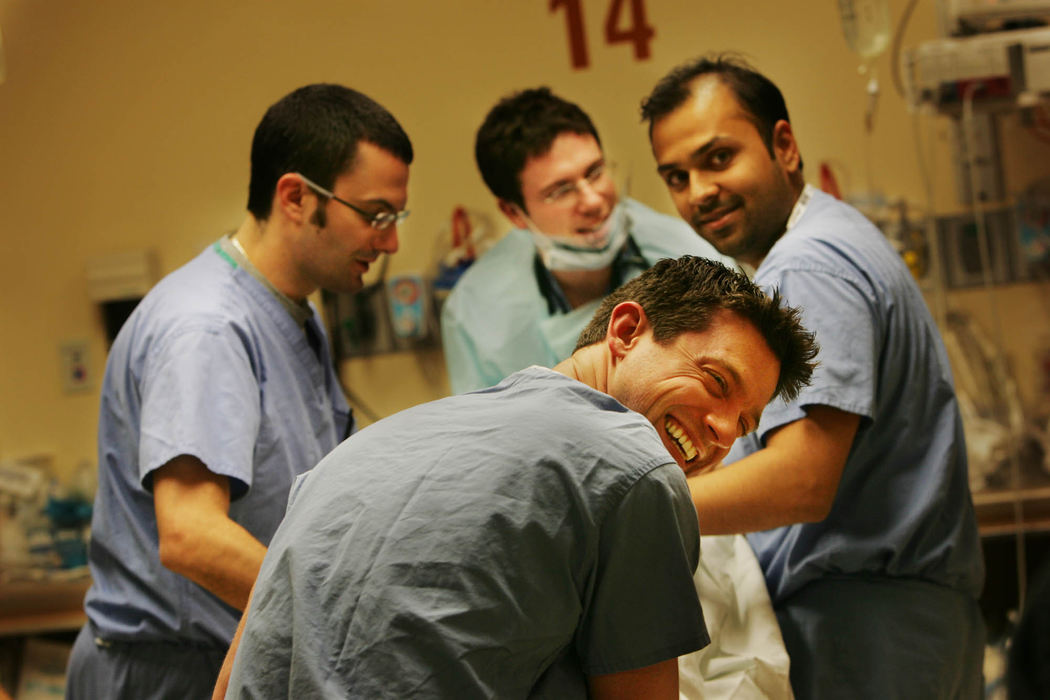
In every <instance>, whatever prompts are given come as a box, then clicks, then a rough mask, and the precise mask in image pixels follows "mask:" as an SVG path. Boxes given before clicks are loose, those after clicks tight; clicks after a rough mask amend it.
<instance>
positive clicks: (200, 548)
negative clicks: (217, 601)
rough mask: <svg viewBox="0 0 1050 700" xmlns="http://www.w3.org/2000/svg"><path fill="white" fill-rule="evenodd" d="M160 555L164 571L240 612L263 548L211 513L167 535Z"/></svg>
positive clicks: (260, 561)
mask: <svg viewBox="0 0 1050 700" xmlns="http://www.w3.org/2000/svg"><path fill="white" fill-rule="evenodd" d="M160 555H161V563H162V564H164V566H165V567H167V568H168V569H171V570H172V571H174V572H175V573H178V574H181V575H183V576H185V577H186V578H188V579H190V580H191V581H193V582H194V583H197V584H199V585H200V586H202V587H204V588H205V589H207V590H208V591H211V592H212V593H214V594H215V595H216V596H218V597H219V598H221V599H222V600H223V601H224V602H226V603H227V604H229V605H231V606H233V607H234V608H236V609H238V610H244V607H245V605H246V604H247V602H248V595H249V593H250V592H251V588H252V585H253V584H254V583H255V578H256V576H257V575H258V573H259V567H261V566H262V561H263V557H264V556H265V555H266V547H264V546H263V544H262V543H261V542H259V540H257V539H255V538H254V537H253V536H252V535H251V534H250V533H249V532H248V531H247V530H245V529H244V528H243V527H241V526H240V525H238V524H237V523H235V522H233V521H232V520H230V519H229V518H228V517H225V516H220V515H218V514H215V515H211V516H208V517H206V518H201V519H198V520H197V521H196V522H195V523H193V524H192V526H187V527H180V528H178V529H176V530H174V531H173V532H170V533H168V536H167V537H166V538H164V539H162V541H161V553H160Z"/></svg>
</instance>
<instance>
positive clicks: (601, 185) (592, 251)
mask: <svg viewBox="0 0 1050 700" xmlns="http://www.w3.org/2000/svg"><path fill="white" fill-rule="evenodd" d="M474 154H475V157H476V159H477V163H478V169H479V170H480V171H481V176H482V178H483V179H484V180H485V184H486V185H487V186H488V188H489V189H490V190H491V191H492V194H494V195H495V196H496V199H497V203H498V205H499V209H500V211H501V212H503V214H504V215H505V216H506V217H507V219H509V220H510V222H511V223H512V224H514V226H515V228H514V229H513V230H511V231H510V232H509V233H507V234H506V236H504V237H503V238H502V239H500V241H499V242H498V243H497V244H496V245H495V246H493V248H492V249H491V250H489V251H487V252H486V253H485V254H484V255H482V256H481V258H480V259H478V261H477V262H475V263H474V264H473V265H472V266H471V267H470V268H469V269H467V271H466V272H465V273H464V274H463V277H462V278H461V279H460V280H459V281H458V282H457V283H456V286H455V287H454V288H453V290H452V293H451V294H450V295H449V297H448V299H447V300H446V302H445V305H444V307H443V309H442V313H441V337H442V341H443V344H444V349H445V363H446V365H447V367H448V375H449V382H450V384H451V385H452V391H453V393H457V394H458V393H462V392H464V391H470V390H473V389H480V388H482V387H487V386H492V385H493V384H496V383H497V382H499V381H500V380H502V379H503V378H504V377H506V376H507V375H509V374H511V373H513V372H516V371H517V370H519V369H522V368H524V367H528V366H529V365H542V366H544V367H552V366H554V365H555V364H557V363H558V362H561V361H562V360H564V359H565V358H566V357H568V356H569V355H570V354H571V353H572V350H573V347H574V346H575V344H576V338H577V336H578V335H579V334H580V331H581V330H583V327H584V326H585V325H587V322H588V321H589V320H590V318H591V316H592V315H593V314H594V311H595V309H597V308H598V304H599V303H600V302H601V300H602V298H604V297H605V295H606V294H608V293H609V292H610V291H612V290H613V289H615V288H616V287H619V286H620V285H621V284H623V283H624V282H626V281H627V280H629V279H631V278H632V277H635V276H636V275H638V273H640V272H641V271H642V270H644V269H646V268H647V267H649V266H650V265H652V264H653V263H654V262H656V261H657V260H659V259H660V258H666V257H677V256H679V255H687V254H689V255H700V256H703V257H707V258H711V259H714V260H720V261H722V262H725V263H726V264H729V265H732V264H733V262H732V260H730V259H729V258H723V257H722V256H721V255H719V254H718V252H717V251H715V249H714V248H713V247H712V246H711V245H710V244H708V243H707V242H705V241H703V240H702V239H699V238H697V237H696V236H695V235H694V234H693V232H692V231H691V230H690V229H689V227H688V226H687V225H685V224H684V223H682V222H681V221H679V220H677V219H675V218H674V217H670V216H665V215H663V214H658V213H657V212H655V211H653V210H652V209H650V208H648V207H646V206H645V205H643V204H641V203H640V202H636V201H635V200H633V199H626V198H625V199H622V200H621V199H620V197H619V194H618V192H617V189H616V182H615V177H614V173H613V166H612V163H610V162H608V161H607V160H606V157H605V153H604V152H603V150H602V145H601V141H600V139H599V138H598V131H597V129H595V127H594V124H593V123H592V122H591V119H590V117H588V116H587V114H586V113H585V112H584V111H583V110H582V109H580V108H579V107H578V106H577V105H575V104H573V103H571V102H568V101H566V100H563V99H562V98H560V97H558V96H556V95H554V94H552V93H551V92H550V90H548V89H547V88H536V89H530V90H523V91H521V92H517V93H514V94H512V95H510V96H508V97H506V98H504V99H503V100H501V101H500V102H499V103H497V104H496V106H495V107H493V108H492V110H491V111H490V112H489V113H488V115H487V116H486V117H485V121H484V122H483V123H482V125H481V127H480V128H479V129H478V134H477V139H476V142H475V147H474Z"/></svg>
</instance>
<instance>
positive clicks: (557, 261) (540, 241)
mask: <svg viewBox="0 0 1050 700" xmlns="http://www.w3.org/2000/svg"><path fill="white" fill-rule="evenodd" d="M519 211H521V210H519ZM521 215H522V217H523V218H524V219H525V223H526V225H527V226H528V229H529V232H530V233H531V234H532V240H533V242H534V243H535V244H536V249H537V250H538V251H539V254H540V259H541V260H542V261H543V264H544V266H545V267H546V268H547V269H548V270H565V271H569V270H600V269H602V268H603V267H609V266H610V265H612V262H613V260H615V259H616V254H617V253H619V252H620V249H621V248H623V246H624V243H626V242H627V232H628V229H629V228H630V226H629V222H628V218H627V211H626V210H625V209H624V206H623V205H622V204H617V205H616V206H615V207H613V210H612V213H611V214H609V219H608V234H607V235H606V236H605V237H604V238H603V239H601V240H596V241H593V242H584V241H581V240H580V239H577V238H575V237H573V236H548V235H547V234H545V233H543V232H541V231H540V230H539V228H538V227H537V226H536V224H535V223H533V221H532V219H530V218H529V217H528V215H527V214H526V213H525V212H524V211H521Z"/></svg>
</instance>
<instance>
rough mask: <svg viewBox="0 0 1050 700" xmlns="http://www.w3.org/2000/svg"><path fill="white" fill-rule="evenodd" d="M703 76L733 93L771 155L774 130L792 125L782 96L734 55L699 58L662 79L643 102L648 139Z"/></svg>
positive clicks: (673, 70) (711, 55)
mask: <svg viewBox="0 0 1050 700" xmlns="http://www.w3.org/2000/svg"><path fill="white" fill-rule="evenodd" d="M704 75H714V76H717V77H718V79H719V80H721V81H722V83H723V84H724V85H726V86H727V87H728V88H729V89H730V90H732V91H733V94H734V95H735V96H736V99H737V102H739V103H740V106H741V107H743V109H744V112H746V113H747V115H748V117H749V118H750V120H751V123H753V124H754V125H755V128H756V129H757V130H758V134H759V136H761V137H762V141H763V142H764V143H765V144H766V148H767V149H768V150H769V154H770V155H773V127H774V126H776V123H777V122H778V121H780V120H781V119H783V120H784V121H786V122H788V123H789V124H790V123H791V120H790V119H789V118H788V111H787V104H785V102H784V96H783V95H782V94H781V92H780V88H778V87H777V86H776V85H775V84H773V81H771V80H770V79H769V78H767V77H766V76H764V75H762V74H761V73H759V72H758V71H757V70H755V69H754V68H752V67H751V66H750V65H748V63H747V61H745V60H744V59H743V58H741V57H740V56H737V55H735V54H710V55H705V56H700V57H699V58H695V59H693V60H691V61H688V62H686V63H683V64H681V65H680V66H677V67H676V68H673V69H672V70H671V72H670V73H668V74H667V75H665V76H664V77H663V78H661V79H660V82H658V83H657V84H656V87H654V88H653V91H652V92H651V93H650V94H649V96H648V97H647V98H645V99H644V100H642V121H647V122H649V136H650V138H651V137H652V134H653V124H654V123H655V122H657V121H659V120H660V119H662V118H663V117H666V116H667V115H668V114H670V113H671V112H673V111H674V110H676V109H678V108H679V107H681V106H682V105H683V104H684V103H685V101H686V100H688V99H689V96H690V95H691V94H692V88H693V82H694V81H695V80H696V79H697V78H699V77H701V76H704ZM800 167H801V166H800Z"/></svg>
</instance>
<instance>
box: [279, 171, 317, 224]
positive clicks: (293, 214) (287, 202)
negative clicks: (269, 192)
mask: <svg viewBox="0 0 1050 700" xmlns="http://www.w3.org/2000/svg"><path fill="white" fill-rule="evenodd" d="M309 191H310V190H309V188H308V187H307V186H306V183H305V182H303V181H302V179H301V178H299V177H297V176H296V175H294V174H292V173H285V174H284V175H281V177H280V178H278V180H277V186H276V187H275V188H274V192H273V209H278V208H279V209H280V210H281V212H282V213H283V214H284V216H285V217H286V218H288V219H290V220H291V221H294V222H295V223H297V224H302V223H304V222H305V221H306V217H307V215H308V212H307V211H306V209H307V206H308V201H307V200H308V198H307V197H306V194H308V193H309Z"/></svg>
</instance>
